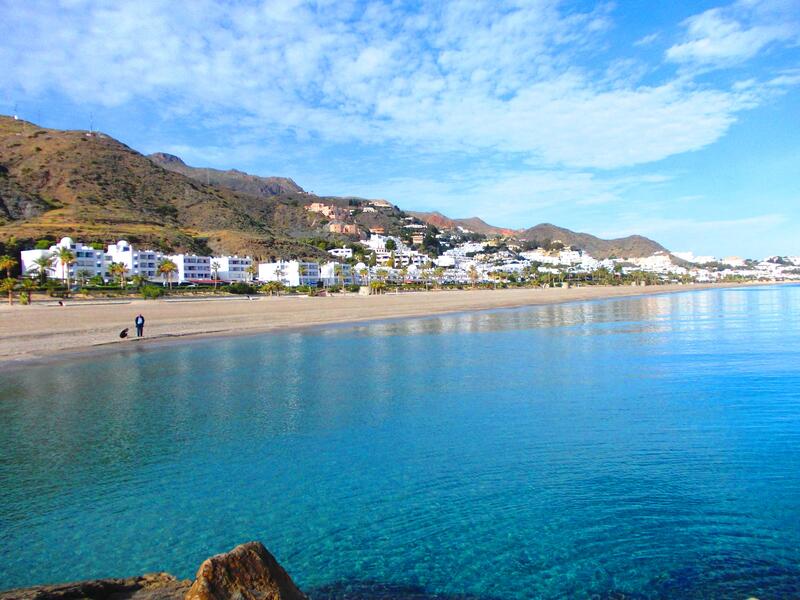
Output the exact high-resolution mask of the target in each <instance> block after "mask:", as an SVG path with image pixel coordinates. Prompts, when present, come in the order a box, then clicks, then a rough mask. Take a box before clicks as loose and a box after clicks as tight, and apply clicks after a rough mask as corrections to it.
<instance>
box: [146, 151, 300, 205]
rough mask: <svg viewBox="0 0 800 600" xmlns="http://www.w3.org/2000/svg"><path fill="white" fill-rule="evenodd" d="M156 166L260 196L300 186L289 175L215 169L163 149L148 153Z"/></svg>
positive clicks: (288, 191) (296, 191)
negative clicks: (182, 158) (206, 167)
mask: <svg viewBox="0 0 800 600" xmlns="http://www.w3.org/2000/svg"><path fill="white" fill-rule="evenodd" d="M147 158H149V159H150V160H152V161H153V162H154V163H155V164H157V165H158V166H159V167H162V168H164V169H166V170H167V171H173V172H175V173H180V174H181V175H186V176H187V177H190V178H191V179H194V180H195V181H200V182H201V183H208V184H211V185H215V186H217V187H224V188H226V189H229V190H232V191H234V192H242V193H244V194H250V195H251V196H258V197H260V198H271V197H272V196H280V195H281V194H299V193H302V192H303V188H301V187H300V186H299V185H297V184H296V183H295V182H294V181H293V180H291V179H289V178H288V177H259V176H258V175H250V174H249V173H244V172H242V171H237V170H236V169H230V170H228V171H220V170H218V169H202V168H198V167H190V166H189V165H187V164H186V163H185V162H183V160H181V159H180V158H179V157H177V156H174V155H173V154H166V153H164V152H156V153H155V154H149V155H148V156H147Z"/></svg>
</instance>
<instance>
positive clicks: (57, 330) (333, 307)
mask: <svg viewBox="0 0 800 600" xmlns="http://www.w3.org/2000/svg"><path fill="white" fill-rule="evenodd" d="M752 285H772V284H766V283H761V284H741V283H736V284H733V283H731V284H690V285H659V286H647V287H639V286H591V287H577V288H568V289H563V288H546V289H538V288H518V289H499V290H486V289H478V290H458V291H455V290H451V291H430V292H410V293H403V294H397V295H393V294H386V295H380V296H358V295H355V294H353V295H343V296H331V297H288V296H284V297H257V298H256V297H254V298H253V299H252V300H248V299H246V298H242V299H236V300H230V301H218V300H213V299H212V300H207V301H204V300H199V301H192V302H174V301H171V302H170V301H145V300H132V301H130V302H127V303H119V302H115V303H105V304H103V303H93V302H86V303H83V302H81V301H73V302H68V303H67V305H66V306H63V307H61V306H57V305H52V304H48V305H44V304H42V305H36V306H7V305H0V369H8V368H16V367H23V366H29V365H33V364H37V363H39V362H52V361H54V360H59V359H62V358H65V357H75V356H77V355H88V354H97V355H102V354H107V353H109V352H116V351H125V350H137V349H142V348H146V347H152V346H154V345H161V344H165V343H166V344H170V343H178V342H183V341H187V340H190V339H200V338H208V337H229V336H240V335H254V334H262V333H268V332H277V331H287V330H292V329H303V328H308V327H314V326H322V325H331V324H344V323H358V322H368V321H378V320H387V319H396V318H410V317H424V316H430V315H440V314H448V313H459V312H469V311H480V310H491V309H499V308H517V307H522V306H536V305H548V304H559V303H566V302H579V301H591V300H602V299H612V298H625V297H632V296H642V295H654V294H667V293H675V292H688V291H695V290H704V289H723V288H735V287H749V286H752ZM139 312H142V313H143V314H144V315H145V317H146V318H147V324H146V327H145V337H144V339H142V340H139V341H137V340H132V339H124V340H122V339H120V338H119V336H118V333H119V331H120V330H121V329H123V328H125V327H131V328H132V326H133V318H134V317H135V316H136V314H138V313H139Z"/></svg>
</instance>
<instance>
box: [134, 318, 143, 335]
mask: <svg viewBox="0 0 800 600" xmlns="http://www.w3.org/2000/svg"><path fill="white" fill-rule="evenodd" d="M133 322H134V323H135V324H136V337H142V335H144V317H143V316H142V314H141V313H139V314H138V315H136V318H135V319H134V320H133Z"/></svg>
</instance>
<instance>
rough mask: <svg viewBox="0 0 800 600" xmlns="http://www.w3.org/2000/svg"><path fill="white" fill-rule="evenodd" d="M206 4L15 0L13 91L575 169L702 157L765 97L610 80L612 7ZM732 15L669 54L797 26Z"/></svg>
mask: <svg viewBox="0 0 800 600" xmlns="http://www.w3.org/2000/svg"><path fill="white" fill-rule="evenodd" d="M739 4H742V3H741V2H740V3H738V4H737V6H738V5H739ZM748 4H749V3H748ZM192 8H193V9H192V10H191V11H189V12H187V11H177V10H175V9H174V5H173V4H172V3H169V2H166V1H163V0H141V1H139V2H136V3H135V4H132V3H124V2H123V3H117V2H107V1H97V2H89V1H86V0H80V1H79V0H76V1H75V2H70V3H62V4H59V5H56V4H54V3H52V2H46V1H42V0H31V1H30V2H26V3H14V4H13V5H12V6H10V7H8V9H7V10H6V11H5V13H6V14H5V15H4V16H5V19H4V24H3V25H0V34H2V36H3V38H4V40H5V41H4V43H3V45H2V49H0V60H2V63H3V64H4V65H5V66H6V68H5V69H4V70H3V72H2V73H0V83H2V85H3V86H4V87H8V88H15V89H20V90H22V91H24V92H25V93H29V94H36V93H45V92H49V91H57V92H59V93H64V94H66V95H68V96H69V97H71V98H72V99H73V100H74V101H76V102H87V103H96V104H101V105H106V106H120V105H123V104H125V103H128V102H131V101H137V100H139V101H145V102H150V103H152V105H154V106H158V107H159V110H160V111H162V114H164V116H165V117H184V118H185V117H187V116H188V115H192V116H194V117H196V118H197V119H209V120H219V119H224V118H226V117H227V118H231V119H232V120H234V121H235V122H236V123H237V124H239V125H241V124H243V123H248V124H249V132H250V134H251V136H252V140H251V141H252V142H253V143H257V140H258V139H259V137H263V136H265V135H267V134H268V132H270V131H274V130H275V129H276V128H277V129H279V130H280V131H282V132H288V133H290V134H291V135H293V136H296V137H297V138H302V139H307V140H312V139H314V140H319V141H321V142H323V143H327V142H330V143H343V142H350V143H352V142H357V143H364V142H366V143H375V144H379V143H385V142H392V143H400V144H409V145H414V146H417V147H425V148H426V150H427V151H434V152H449V151H453V150H464V149H468V148H474V149H479V150H481V151H488V152H491V151H494V150H502V151H504V152H516V153H520V154H522V155H524V156H528V157H531V158H532V159H534V160H536V161H538V162H539V163H540V164H541V165H564V166H567V167H570V168H576V167H577V168H580V167H595V168H616V167H621V166H630V165H636V164H645V163H649V162H653V161H658V160H660V159H663V158H665V157H668V156H672V155H674V154H678V153H682V152H687V151H692V150H697V149H700V148H703V147H705V146H707V145H709V144H711V143H713V142H714V141H716V140H717V139H719V138H720V136H722V135H724V133H725V132H726V131H727V129H728V128H729V127H730V125H731V124H732V123H733V122H734V121H735V120H736V117H737V114H738V113H739V112H741V111H742V110H745V109H746V108H748V107H750V106H752V99H753V94H752V91H751V92H750V93H748V94H746V95H743V94H742V93H741V92H740V91H739V90H736V89H733V88H727V89H726V88H724V87H716V88H711V87H708V86H699V85H697V84H696V83H695V82H692V81H691V80H686V78H685V77H680V76H677V75H676V76H675V77H674V78H672V79H666V80H664V81H662V82H660V83H658V84H650V85H640V84H638V83H637V79H638V78H637V77H635V76H633V77H612V78H611V79H609V78H608V77H606V75H607V73H608V69H607V68H601V69H600V70H599V73H602V74H603V76H602V77H599V76H598V72H596V70H594V69H588V68H587V67H586V66H585V63H586V61H585V60H583V59H584V58H586V57H587V56H589V55H590V54H591V53H592V52H594V51H596V50H597V49H598V48H599V47H601V46H602V44H603V43H604V42H605V36H606V34H607V32H608V30H609V28H610V26H611V22H612V13H611V8H610V6H606V5H598V6H597V7H596V8H594V9H592V10H588V11H585V12H577V13H576V12H565V11H564V9H563V8H562V7H561V6H560V3H559V2H556V1H555V0H535V1H532V2H527V3H522V4H519V3H515V2H510V1H509V2H489V1H484V2H480V1H475V2H454V3H448V4H445V5H444V6H443V7H440V8H437V7H433V6H429V5H427V4H426V3H423V4H422V5H421V6H420V7H419V8H415V9H406V8H403V7H402V5H398V4H397V3H388V2H368V3H366V4H364V3H358V2H352V1H341V2H336V3H328V2H324V3H323V2H305V1H301V0H296V1H279V0H271V1H270V0H265V1H261V2H247V3H233V4H227V3H225V4H223V3H215V2H211V1H210V0H197V1H196V2H194V3H193V5H192ZM737 10H739V9H737ZM741 10H744V9H741ZM749 10H750V12H751V13H753V14H755V12H756V11H755V9H753V8H751V9H749ZM759 14H760V13H759ZM726 15H727V13H726V12H724V11H721V10H715V11H708V12H706V13H703V14H701V15H698V16H696V17H693V18H692V19H690V20H689V21H688V22H687V29H688V34H687V35H688V36H689V39H688V40H687V41H686V42H684V43H682V44H678V45H676V46H673V47H672V48H671V49H670V50H669V51H668V56H669V57H670V58H671V59H673V60H681V61H683V60H690V59H691V60H705V59H706V58H708V59H709V60H710V59H711V58H715V57H716V58H717V59H718V58H720V57H734V56H744V55H751V54H753V53H755V52H757V51H758V50H759V49H760V48H762V47H764V45H765V44H767V43H769V42H771V41H779V40H786V39H787V38H788V36H789V29H790V28H789V27H788V26H787V25H772V26H768V25H759V26H754V27H752V28H749V29H743V28H742V27H741V26H739V25H738V24H736V23H735V22H734V21H731V20H730V19H729V18H728V17H727V16H726ZM743 40H744V41H743ZM623 63H624V61H623V62H622V63H621V62H617V65H620V64H623ZM773 83H774V82H773ZM786 83H787V84H788V83H790V82H786Z"/></svg>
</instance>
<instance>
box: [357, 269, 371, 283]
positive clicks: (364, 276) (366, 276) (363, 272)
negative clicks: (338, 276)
mask: <svg viewBox="0 0 800 600" xmlns="http://www.w3.org/2000/svg"><path fill="white" fill-rule="evenodd" d="M358 275H359V277H361V279H362V280H364V279H366V280H367V285H369V269H368V268H367V267H364V268H363V269H359V271H358Z"/></svg>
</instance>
